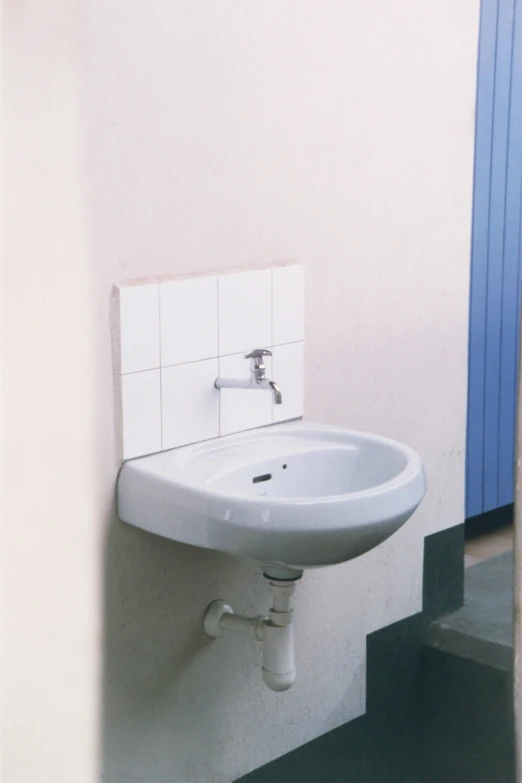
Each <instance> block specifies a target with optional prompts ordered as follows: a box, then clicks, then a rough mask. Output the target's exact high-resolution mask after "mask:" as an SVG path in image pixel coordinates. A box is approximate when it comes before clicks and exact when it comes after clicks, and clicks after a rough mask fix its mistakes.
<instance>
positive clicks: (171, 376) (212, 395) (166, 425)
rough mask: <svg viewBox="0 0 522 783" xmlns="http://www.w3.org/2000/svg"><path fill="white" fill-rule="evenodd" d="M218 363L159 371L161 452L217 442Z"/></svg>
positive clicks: (198, 364)
mask: <svg viewBox="0 0 522 783" xmlns="http://www.w3.org/2000/svg"><path fill="white" fill-rule="evenodd" d="M217 376H218V360H217V359H207V360H206V361H203V362H192V363H191V364H178V365H177V366H176V367H164V368H163V369H162V370H161V405H162V432H163V439H162V445H163V449H173V448H176V446H184V445H185V444H187V443H196V442H197V441H200V440H209V439H210V438H217V436H218V435H219V391H218V390H217V389H216V388H215V387H214V381H215V380H216V378H217Z"/></svg>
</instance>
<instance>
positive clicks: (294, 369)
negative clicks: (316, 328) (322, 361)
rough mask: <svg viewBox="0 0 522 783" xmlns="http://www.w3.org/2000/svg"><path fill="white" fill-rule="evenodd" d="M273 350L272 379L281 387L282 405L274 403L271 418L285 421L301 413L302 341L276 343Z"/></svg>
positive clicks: (302, 393)
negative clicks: (285, 343)
mask: <svg viewBox="0 0 522 783" xmlns="http://www.w3.org/2000/svg"><path fill="white" fill-rule="evenodd" d="M272 350H273V354H274V355H273V359H272V367H273V380H274V381H275V382H276V383H277V384H278V386H279V387H280V388H281V394H282V395H283V403H282V405H274V408H273V420H274V422H276V421H285V420H286V419H295V418H297V417H298V416H302V415H303V405H304V343H302V342H301V343H291V344H290V345H276V346H274V348H273V349H272Z"/></svg>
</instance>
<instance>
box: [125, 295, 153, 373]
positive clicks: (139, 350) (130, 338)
mask: <svg viewBox="0 0 522 783" xmlns="http://www.w3.org/2000/svg"><path fill="white" fill-rule="evenodd" d="M120 332H121V371H122V373H128V372H141V371H142V370H154V369H156V368H157V367H159V366H160V337H159V286H158V285H157V284H152V285H136V286H128V287H124V288H120Z"/></svg>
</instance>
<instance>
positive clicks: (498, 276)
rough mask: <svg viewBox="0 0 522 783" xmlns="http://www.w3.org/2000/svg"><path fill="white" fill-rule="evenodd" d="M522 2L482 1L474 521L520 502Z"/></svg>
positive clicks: (473, 319)
mask: <svg viewBox="0 0 522 783" xmlns="http://www.w3.org/2000/svg"><path fill="white" fill-rule="evenodd" d="M521 212H522V0H482V5H481V21H480V44H479V60H478V83H477V114H476V139H475V175H474V193H473V235H472V256H471V293H470V326H469V329H470V333H469V388H468V431H467V462H466V465H467V468H466V469H467V476H466V485H467V486H466V517H468V518H469V517H472V516H475V515H477V514H481V513H483V512H485V511H491V510H492V509H495V508H498V507H500V506H503V505H506V504H508V503H512V502H513V492H514V465H515V458H514V449H515V406H516V378H517V357H518V334H519V328H518V324H519V318H520V298H521V297H520V290H521V286H522V269H521V245H522V242H521V233H522V220H521Z"/></svg>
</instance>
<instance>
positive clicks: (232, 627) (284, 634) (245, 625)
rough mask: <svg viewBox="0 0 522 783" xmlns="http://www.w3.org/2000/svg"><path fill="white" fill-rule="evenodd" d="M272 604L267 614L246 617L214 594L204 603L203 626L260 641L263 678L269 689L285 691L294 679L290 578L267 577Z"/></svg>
mask: <svg viewBox="0 0 522 783" xmlns="http://www.w3.org/2000/svg"><path fill="white" fill-rule="evenodd" d="M270 592H271V593H272V608H271V609H270V611H269V613H268V617H267V618H265V617H262V616H261V615H256V616H254V617H246V616H244V615H240V614H235V613H234V611H233V609H232V608H231V607H230V606H229V605H228V604H226V603H225V602H224V601H222V600H221V599H220V598H218V599H217V600H216V601H212V603H211V604H210V605H209V606H208V607H207V610H206V612H205V618H204V621H203V626H204V628H205V631H206V633H207V634H208V635H209V636H213V637H215V638H217V637H219V636H223V635H224V634H225V633H226V632H227V631H234V632H236V633H242V634H246V635H247V636H249V637H250V638H251V639H255V640H256V641H258V642H262V643H263V682H264V683H265V685H266V686H267V687H268V688H270V689H271V690H273V691H286V690H288V688H290V687H291V686H292V685H293V684H294V682H295V676H296V669H295V654H294V626H293V624H292V614H293V606H292V599H293V595H294V592H295V582H294V581H277V580H275V579H271V580H270Z"/></svg>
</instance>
